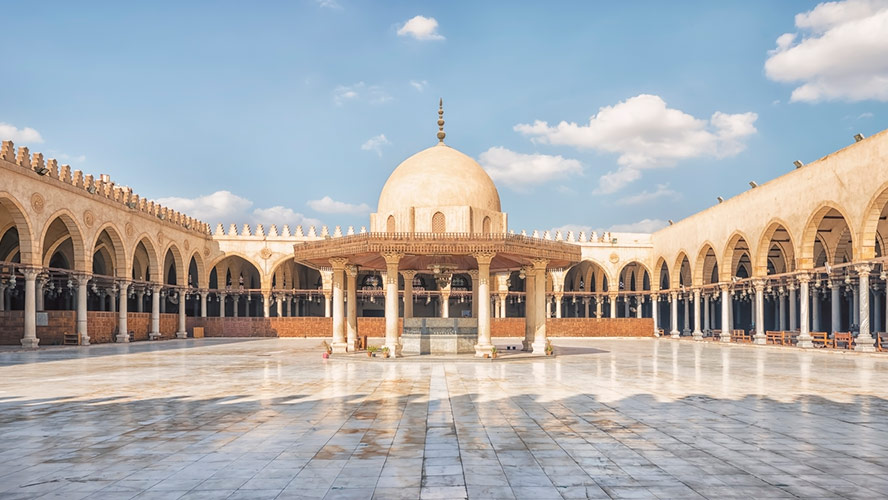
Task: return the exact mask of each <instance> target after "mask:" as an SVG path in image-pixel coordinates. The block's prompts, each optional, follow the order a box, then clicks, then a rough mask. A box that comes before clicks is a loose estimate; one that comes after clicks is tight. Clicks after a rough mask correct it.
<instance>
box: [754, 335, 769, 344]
mask: <svg viewBox="0 0 888 500" xmlns="http://www.w3.org/2000/svg"><path fill="white" fill-rule="evenodd" d="M752 343H753V344H755V345H765V344H767V343H768V337H765V336H759V335H756V336H755V337H753V338H752Z"/></svg>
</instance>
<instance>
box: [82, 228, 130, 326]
mask: <svg viewBox="0 0 888 500" xmlns="http://www.w3.org/2000/svg"><path fill="white" fill-rule="evenodd" d="M124 259H125V257H124V252H123V241H122V240H121V239H120V235H119V234H118V233H117V232H116V231H115V230H114V229H113V228H111V227H110V226H109V227H107V228H105V229H102V230H101V231H99V234H98V235H97V236H96V240H95V242H94V243H93V247H92V259H91V260H92V273H93V279H92V285H93V286H92V287H91V288H90V290H91V291H92V292H93V293H92V295H93V296H92V297H91V302H92V304H91V306H92V307H91V309H93V310H98V311H112V312H113V311H115V310H116V309H117V304H118V301H119V294H118V290H117V286H116V284H115V283H114V278H115V277H117V276H118V274H119V273H121V274H123V275H124V276H125V275H126V273H125V272H122V270H123V268H124V266H125V262H124Z"/></svg>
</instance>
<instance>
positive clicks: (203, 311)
mask: <svg viewBox="0 0 888 500" xmlns="http://www.w3.org/2000/svg"><path fill="white" fill-rule="evenodd" d="M209 295H210V292H208V291H206V290H201V291H200V317H201V318H206V317H207V297H208V296H209Z"/></svg>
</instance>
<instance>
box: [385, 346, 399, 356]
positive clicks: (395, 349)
mask: <svg viewBox="0 0 888 500" xmlns="http://www.w3.org/2000/svg"><path fill="white" fill-rule="evenodd" d="M385 346H386V347H388V348H389V357H392V358H400V357H401V356H402V354H401V344H400V343H395V344H385Z"/></svg>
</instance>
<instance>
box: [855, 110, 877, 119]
mask: <svg viewBox="0 0 888 500" xmlns="http://www.w3.org/2000/svg"><path fill="white" fill-rule="evenodd" d="M873 116H875V115H873V114H872V113H870V112H869V111H866V112H864V113H860V115H858V116H857V119H858V120H863V119H864V118H872V117H873Z"/></svg>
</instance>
